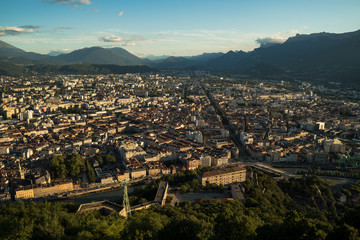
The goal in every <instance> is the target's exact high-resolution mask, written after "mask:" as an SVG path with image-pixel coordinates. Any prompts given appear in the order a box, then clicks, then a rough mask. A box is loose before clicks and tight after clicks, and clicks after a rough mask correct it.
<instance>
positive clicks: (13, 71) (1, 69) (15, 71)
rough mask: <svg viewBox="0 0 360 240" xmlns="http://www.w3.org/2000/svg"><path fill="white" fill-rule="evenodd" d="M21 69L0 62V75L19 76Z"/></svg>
mask: <svg viewBox="0 0 360 240" xmlns="http://www.w3.org/2000/svg"><path fill="white" fill-rule="evenodd" d="M22 73H23V68H22V67H20V66H17V65H15V64H13V63H9V62H5V61H0V75H20V74H22Z"/></svg>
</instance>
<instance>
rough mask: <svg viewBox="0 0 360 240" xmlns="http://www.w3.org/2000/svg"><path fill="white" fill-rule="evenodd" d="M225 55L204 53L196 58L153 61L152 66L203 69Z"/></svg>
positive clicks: (171, 58)
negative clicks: (203, 66)
mask: <svg viewBox="0 0 360 240" xmlns="http://www.w3.org/2000/svg"><path fill="white" fill-rule="evenodd" d="M223 55H224V53H203V54H201V55H195V56H185V57H173V56H171V57H168V58H166V59H163V60H157V61H153V63H152V66H156V67H157V68H160V69H185V68H192V69H194V68H202V65H204V64H205V63H206V62H208V61H210V60H212V59H214V58H217V57H220V56H223Z"/></svg>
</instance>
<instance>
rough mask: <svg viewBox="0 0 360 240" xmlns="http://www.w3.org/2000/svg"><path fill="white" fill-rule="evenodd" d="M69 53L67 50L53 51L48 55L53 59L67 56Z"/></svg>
mask: <svg viewBox="0 0 360 240" xmlns="http://www.w3.org/2000/svg"><path fill="white" fill-rule="evenodd" d="M66 53H69V51H67V50H53V51H51V52H49V53H48V54H47V55H49V56H52V57H56V56H59V55H60V54H66Z"/></svg>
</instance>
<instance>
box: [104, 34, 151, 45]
mask: <svg viewBox="0 0 360 240" xmlns="http://www.w3.org/2000/svg"><path fill="white" fill-rule="evenodd" d="M99 40H100V41H102V42H107V43H108V42H114V43H120V44H121V46H136V42H138V41H144V40H145V39H144V38H143V37H142V36H139V35H134V36H131V37H120V36H114V35H110V36H105V37H100V38H99Z"/></svg>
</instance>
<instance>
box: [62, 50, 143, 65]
mask: <svg viewBox="0 0 360 240" xmlns="http://www.w3.org/2000/svg"><path fill="white" fill-rule="evenodd" d="M55 59H57V60H61V61H64V62H66V63H99V64H116V65H119V66H126V65H142V64H145V60H143V59H141V58H139V57H137V56H135V55H133V54H131V53H129V52H128V51H126V50H125V49H123V48H101V47H90V48H83V49H80V50H75V51H73V52H71V53H68V54H61V55H59V56H56V57H55Z"/></svg>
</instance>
